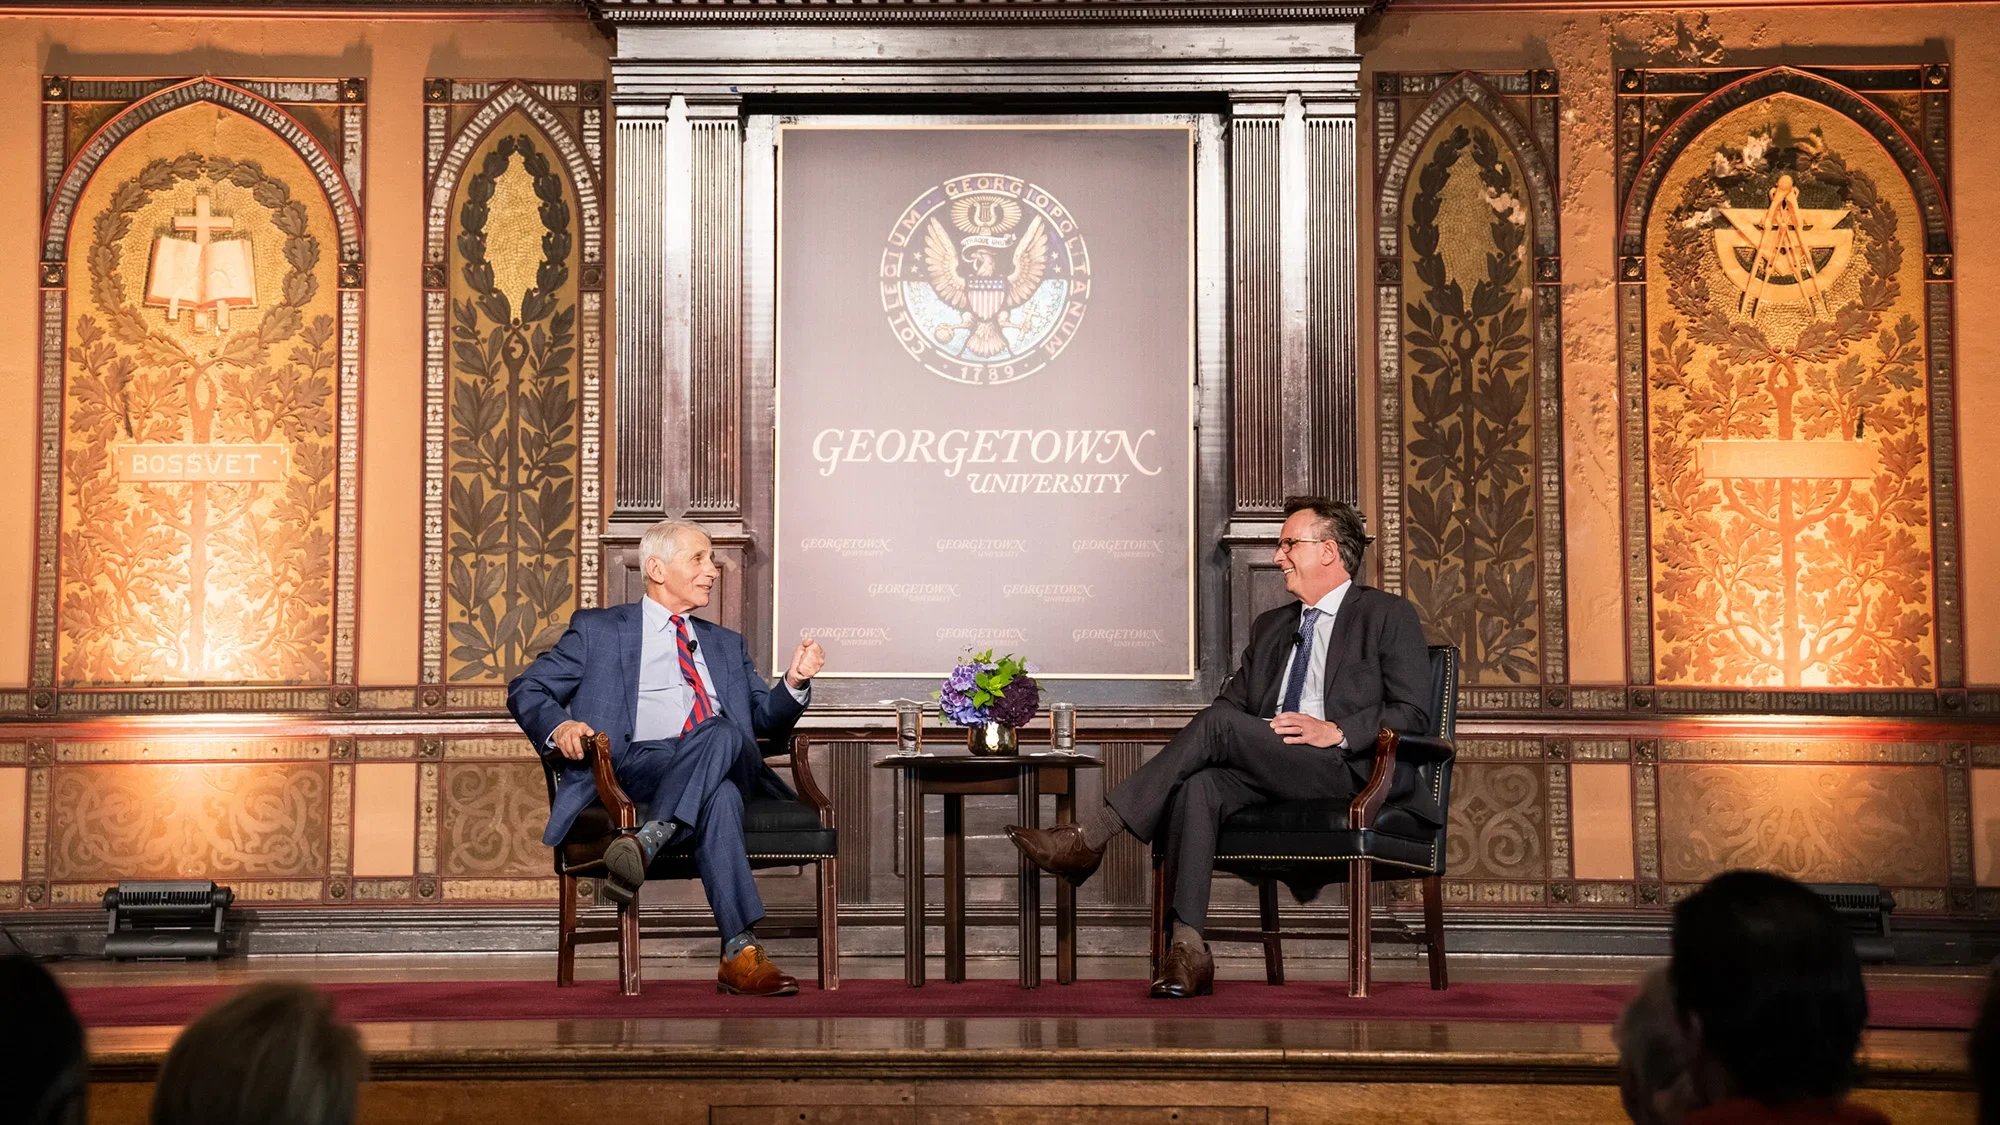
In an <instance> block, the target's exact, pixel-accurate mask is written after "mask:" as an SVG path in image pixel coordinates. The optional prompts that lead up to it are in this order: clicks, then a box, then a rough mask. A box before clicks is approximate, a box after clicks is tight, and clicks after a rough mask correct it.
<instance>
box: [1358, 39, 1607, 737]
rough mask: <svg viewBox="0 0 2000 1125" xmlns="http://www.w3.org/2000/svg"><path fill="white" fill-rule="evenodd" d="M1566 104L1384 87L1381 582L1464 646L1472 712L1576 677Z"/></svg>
mask: <svg viewBox="0 0 2000 1125" xmlns="http://www.w3.org/2000/svg"><path fill="white" fill-rule="evenodd" d="M1556 93H1557V82H1556V76H1555V73H1554V72H1553V71H1529V72H1505V73H1482V74H1472V73H1459V74H1393V73H1382V74H1377V75H1376V76H1375V112H1374V118H1373V120H1374V127H1375V130H1376V138H1375V142H1376V143H1375V152H1376V159H1377V165H1376V203H1375V215H1376V229H1375V254H1376V266H1375V282H1376V336H1377V340H1378V347H1377V355H1376V364H1377V371H1376V380H1377V388H1378V394H1379V403H1378V407H1377V410H1378V414H1379V417H1380V425H1381V430H1380V434H1379V437H1378V443H1379V447H1380V449H1381V451H1382V459H1381V460H1382V499H1381V511H1382V525H1381V526H1382V528H1383V544H1382V548H1381V552H1382V553H1381V568H1382V583H1383V587H1384V588H1385V589H1389V590H1395V591H1398V592H1401V593H1404V594H1406V595H1408V596H1409V597H1410V598H1411V599H1412V600H1413V601H1415V602H1416V603H1417V606H1418V608H1419V610H1420V611H1421V612H1422V613H1423V615H1424V617H1425V620H1426V622H1427V624H1428V625H1429V626H1430V628H1431V629H1432V630H1433V631H1434V632H1435V633H1436V634H1437V635H1440V636H1443V637H1448V638H1450V639H1451V641H1452V642H1453V643H1455V644H1457V645H1458V646H1459V649H1460V651H1461V652H1462V653H1463V654H1464V656H1465V674H1464V683H1465V685H1466V688H1467V692H1466V702H1467V704H1468V705H1469V709H1473V710H1477V709H1501V710H1510V711H1518V710H1529V709H1536V708H1539V707H1542V706H1544V705H1548V704H1551V702H1552V701H1553V700H1561V699H1563V698H1564V697H1563V696H1562V695H1560V694H1557V695H1554V696H1550V695H1548V694H1545V692H1544V690H1543V688H1545V687H1558V686H1559V685H1561V684H1562V683H1563V682H1564V681H1565V680H1566V679H1567V678H1568V659H1567V647H1568V646H1567V628H1568V626H1567V620H1566V615H1565V608H1564V607H1565V593H1566V591H1565V587H1564V579H1563V565H1562V556H1563V549H1564V543H1563V521H1562V370H1561V362H1562V360H1561V355H1562V348H1561V327H1560V314H1561V290H1560V281H1561V277H1562V268H1561V259H1560V253H1561V244H1560V238H1559V231H1558V229H1557V211H1558V209H1557V205H1556V204H1557V199H1556V192H1557V181H1556V168H1555V156H1554V153H1555V148H1554V145H1555V129H1556V126H1555V117H1556ZM1558 705H1559V704H1558Z"/></svg>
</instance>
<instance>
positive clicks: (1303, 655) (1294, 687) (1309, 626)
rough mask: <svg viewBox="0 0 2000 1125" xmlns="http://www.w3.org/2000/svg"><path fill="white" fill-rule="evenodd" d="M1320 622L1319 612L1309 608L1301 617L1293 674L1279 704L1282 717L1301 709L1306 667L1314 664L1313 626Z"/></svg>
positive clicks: (1294, 653) (1293, 661)
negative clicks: (1300, 698)
mask: <svg viewBox="0 0 2000 1125" xmlns="http://www.w3.org/2000/svg"><path fill="white" fill-rule="evenodd" d="M1318 621H1319V610H1317V609H1314V608H1311V607H1307V609H1306V611H1305V612H1304V613H1303V614H1300V615H1299V643H1298V647H1297V648H1296V649H1295V650H1294V651H1293V654H1292V674H1291V675H1289V676H1287V677H1285V698H1284V699H1282V700H1280V701H1279V702H1278V713H1279V714H1280V715H1282V714H1284V713H1285V712H1287V711H1296V710H1298V709H1299V697H1301V696H1303V695H1304V694H1305V692H1306V666H1307V665H1308V664H1311V663H1312V651H1313V625H1314V624H1315V623H1316V622H1318Z"/></svg>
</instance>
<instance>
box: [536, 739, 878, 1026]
mask: <svg viewBox="0 0 2000 1125" xmlns="http://www.w3.org/2000/svg"><path fill="white" fill-rule="evenodd" d="M782 744H783V745H787V746H788V747H789V751H788V752H789V755H790V758H791V764H792V784H793V788H795V789H797V790H798V792H799V795H800V797H802V798H803V800H802V801H782V800H772V799H757V800H749V801H746V802H745V803H744V806H743V841H744V844H745V845H746V847H747V850H748V852H749V855H750V866H751V867H752V868H757V869H761V868H770V867H795V866H804V865H806V864H812V865H813V866H814V867H815V868H816V869H817V874H818V876H819V879H818V888H817V891H818V893H817V899H818V911H817V918H816V920H815V921H814V922H813V924H811V925H792V926H774V925H759V926H758V927H757V933H758V935H759V936H761V937H767V938H791V937H811V938H817V939H818V940H819V986H820V987H821V988H822V989H825V990H828V991H832V990H833V989H837V988H839V987H840V924H839V919H838V915H837V913H836V909H835V898H836V895H835V889H836V887H837V885H838V884H837V883H836V882H835V872H836V870H837V866H836V853H837V852H838V850H839V833H838V832H837V831H836V830H835V827H834V819H833V802H832V801H830V800H828V799H827V796H826V794H825V793H824V792H822V791H821V790H820V787H819V783H818V782H817V781H816V780H815V779H814V778H813V774H812V766H811V762H810V760H809V756H810V753H811V743H810V741H809V740H807V739H805V738H803V737H800V736H796V735H794V736H791V737H789V738H787V739H785V740H784V742H783V743H782ZM610 748H611V736H610V735H607V734H604V733H603V732H601V731H600V732H599V733H597V734H595V735H592V736H591V737H590V738H589V739H587V740H586V741H585V746H584V750H585V756H586V757H587V759H588V760H589V762H590V771H591V776H592V778H593V779H594V780H595V781H596V783H597V803H595V804H593V805H591V806H590V807H589V808H586V809H584V810H583V812H582V813H581V814H579V815H578V816H577V818H576V823H575V824H574V825H572V826H571V827H570V830H569V834H568V835H567V836H565V837H563V841H562V843H560V844H558V845H556V848H555V868H556V878H557V879H558V881H559V882H560V884H561V892H560V893H561V896H562V904H561V909H560V922H559V924H558V931H557V939H556V940H557V946H556V950H557V952H556V984H557V985H560V986H564V987H567V986H569V985H571V984H574V983H575V982H576V947H577V946H579V945H584V944H588V943H593V942H604V941H615V942H617V943H618V981H619V991H620V992H623V993H624V994H625V995H627V996H636V995H638V994H639V942H640V940H641V939H643V938H660V937H713V936H715V930H714V927H713V926H709V927H693V926H677V927H660V928H655V929H644V930H642V929H641V927H640V918H639V904H638V902H637V901H634V902H631V903H629V904H625V905H621V906H619V907H618V913H617V919H616V921H615V922H613V923H612V924H610V925H600V924H590V925H586V924H585V923H584V922H583V921H582V920H580V919H579V918H578V916H577V901H576V900H577V885H576V881H577V880H578V879H579V878H601V877H603V876H604V875H605V868H604V852H605V850H606V849H607V848H609V847H610V846H611V841H612V840H614V839H616V838H617V836H618V833H619V832H620V831H621V830H624V829H630V828H636V827H637V826H638V824H639V811H638V808H637V807H636V806H635V805H634V804H633V802H632V799H631V798H630V797H628V796H626V794H625V790H624V789H622V788H620V787H619V785H618V779H617V778H616V777H615V776H613V775H612V772H611V749H610ZM767 756H768V754H767ZM555 771H556V765H555V763H554V762H553V761H552V760H551V758H550V757H549V756H546V755H545V756H543V758H542V772H543V774H544V777H545V779H546V780H547V782H548V790H549V800H550V801H554V800H555V794H556V773H555ZM699 877H700V876H699V873H698V872H697V871H696V870H695V864H694V849H693V845H692V843H689V844H683V845H681V846H678V847H674V848H669V849H667V850H666V851H664V852H662V853H660V855H659V856H657V857H655V858H654V860H653V864H652V866H651V867H649V868H648V869H647V871H646V878H647V879H649V880H652V879H695V878H699Z"/></svg>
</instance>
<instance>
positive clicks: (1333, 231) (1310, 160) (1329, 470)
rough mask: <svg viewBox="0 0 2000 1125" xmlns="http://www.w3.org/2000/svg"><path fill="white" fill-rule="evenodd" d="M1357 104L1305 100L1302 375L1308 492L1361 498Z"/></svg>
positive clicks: (1345, 497) (1305, 466)
mask: <svg viewBox="0 0 2000 1125" xmlns="http://www.w3.org/2000/svg"><path fill="white" fill-rule="evenodd" d="M1354 108H1355V107H1354V103H1353V102H1331V103H1326V102H1307V103H1306V104H1305V105H1304V107H1303V111H1304V113H1303V116H1304V128H1305V164H1306V166H1305V169H1304V179H1305V181H1306V182H1305V194H1306V199H1307V213H1306V229H1305V232H1304V234H1305V242H1306V263H1305V264H1306V278H1305V289H1306V301H1305V304H1306V323H1305V333H1304V335H1305V339H1304V345H1305V353H1306V354H1305V377H1306V380H1307V383H1308V392H1307V397H1308V398H1309V399H1310V401H1311V403H1312V410H1311V413H1310V415H1308V418H1309V420H1310V422H1311V426H1312V432H1311V434H1310V437H1309V439H1308V440H1309V444H1308V446H1307V453H1306V457H1305V464H1304V465H1303V466H1302V468H1303V470H1304V473H1303V475H1304V478H1305V480H1304V484H1305V486H1306V491H1309V492H1313V493H1317V494H1319V495H1321V496H1332V497H1337V498H1340V499H1345V500H1357V499H1359V497H1360V489H1361V483H1360V478H1359V473H1360V469H1359V465H1360V450H1359V444H1358V443H1359V439H1360V428H1359V423H1360V420H1359V418H1357V417H1356V414H1355V403H1356V395H1357V387H1358V380H1357V377H1356V373H1357V371H1358V365H1359V359H1358V357H1359V355H1360V341H1359V339H1358V338H1357V337H1358V333H1359V319H1358V317H1359V309H1358V305H1357V303H1356V298H1355V286H1356V279H1355V275H1354V263H1355V262H1356V261H1357V260H1358V255H1359V247H1358V246H1357V245H1356V244H1355V226H1354V197H1355V196H1354V193H1355V173H1354V155H1355V153H1354V144H1355V140H1354Z"/></svg>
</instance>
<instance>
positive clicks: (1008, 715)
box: [993, 676, 1042, 729]
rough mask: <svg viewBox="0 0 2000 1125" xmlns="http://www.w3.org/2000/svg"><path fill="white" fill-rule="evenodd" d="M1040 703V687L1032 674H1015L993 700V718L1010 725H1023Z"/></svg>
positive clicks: (1029, 721)
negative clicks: (1010, 681) (998, 696)
mask: <svg viewBox="0 0 2000 1125" xmlns="http://www.w3.org/2000/svg"><path fill="white" fill-rule="evenodd" d="M1041 705H1042V689H1041V687H1040V685H1038V684H1036V683H1035V678H1034V677H1033V676H1017V677H1015V678H1014V682H1012V683H1010V684H1008V685H1007V688H1006V690H1004V691H1002V692H1001V693H1000V698H998V699H996V700H994V701H993V719H994V721H996V722H1001V723H1005V724H1007V725H1008V726H1010V727H1015V728H1017V729H1018V728H1020V727H1025V726H1027V725H1028V724H1029V723H1031V722H1033V721H1034V719H1035V712H1036V711H1037V710H1039V709H1040V708H1041Z"/></svg>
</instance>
